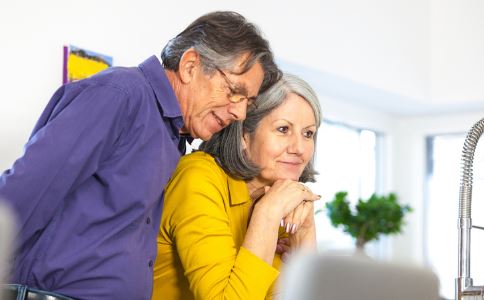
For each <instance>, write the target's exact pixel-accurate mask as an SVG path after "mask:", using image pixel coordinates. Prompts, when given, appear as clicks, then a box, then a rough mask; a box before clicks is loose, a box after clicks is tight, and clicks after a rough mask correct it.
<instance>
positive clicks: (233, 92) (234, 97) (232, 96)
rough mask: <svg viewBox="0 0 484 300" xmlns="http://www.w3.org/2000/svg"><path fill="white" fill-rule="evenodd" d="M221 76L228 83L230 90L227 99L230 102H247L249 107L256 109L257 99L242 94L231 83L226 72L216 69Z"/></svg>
mask: <svg viewBox="0 0 484 300" xmlns="http://www.w3.org/2000/svg"><path fill="white" fill-rule="evenodd" d="M215 69H216V70H217V71H218V72H219V73H220V75H222V77H223V79H224V80H225V83H227V87H228V89H229V94H227V98H228V99H229V101H230V102H232V103H239V102H242V101H245V100H247V107H250V106H252V107H256V104H255V100H256V98H255V97H248V96H246V95H244V94H243V93H242V92H239V91H237V88H236V87H235V84H234V83H232V81H230V79H229V78H228V77H227V75H226V74H225V72H224V71H222V70H220V69H219V68H217V67H216V68H215Z"/></svg>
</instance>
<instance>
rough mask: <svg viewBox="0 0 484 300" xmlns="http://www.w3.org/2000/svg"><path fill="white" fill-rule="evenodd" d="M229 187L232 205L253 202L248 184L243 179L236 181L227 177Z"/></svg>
mask: <svg viewBox="0 0 484 300" xmlns="http://www.w3.org/2000/svg"><path fill="white" fill-rule="evenodd" d="M227 185H228V187H229V198H230V204H231V205H239V204H242V203H245V202H248V201H251V199H250V195H249V189H248V188H247V183H245V181H243V180H241V179H234V178H232V177H230V176H227Z"/></svg>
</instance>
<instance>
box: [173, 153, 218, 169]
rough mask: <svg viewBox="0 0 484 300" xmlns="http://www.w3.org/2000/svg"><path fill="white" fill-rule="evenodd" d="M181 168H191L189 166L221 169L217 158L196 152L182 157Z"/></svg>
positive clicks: (179, 164)
mask: <svg viewBox="0 0 484 300" xmlns="http://www.w3.org/2000/svg"><path fill="white" fill-rule="evenodd" d="M178 166H179V167H184V168H186V167H189V166H195V167H196V166H213V167H218V168H220V167H219V165H218V164H217V162H216V161H215V158H214V157H213V156H212V155H210V154H208V153H205V152H203V151H194V152H192V153H190V154H187V155H184V156H182V158H181V159H180V162H179V163H178Z"/></svg>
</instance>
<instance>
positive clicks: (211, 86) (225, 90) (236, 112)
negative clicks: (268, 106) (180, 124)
mask: <svg viewBox="0 0 484 300" xmlns="http://www.w3.org/2000/svg"><path fill="white" fill-rule="evenodd" d="M245 59H246V56H241V57H240V59H239V60H238V62H237V64H235V65H236V66H237V67H235V69H234V70H217V71H216V72H214V74H212V75H207V74H205V73H204V72H200V71H199V72H197V73H196V74H195V75H194V78H193V80H192V81H191V82H190V87H189V90H188V92H187V94H186V95H187V102H186V106H185V107H183V108H182V111H183V113H184V121H185V126H184V129H185V130H186V131H188V132H189V133H190V135H191V136H192V137H194V138H200V139H202V140H205V141H206V140H209V139H210V138H211V137H212V135H213V134H214V133H216V132H218V131H220V130H222V129H223V128H224V127H226V126H228V125H229V124H230V123H232V122H233V121H241V120H244V119H245V114H246V111H247V105H248V103H249V102H251V101H255V98H256V96H257V94H258V93H259V89H260V86H261V84H262V81H263V79H264V71H263V69H262V66H261V64H260V63H259V62H256V63H255V64H254V65H252V67H251V68H250V69H249V70H248V71H247V72H245V73H243V74H240V75H236V74H234V73H238V71H240V69H241V68H242V67H241V66H242V63H243V62H244V61H245ZM200 70H201V68H200Z"/></svg>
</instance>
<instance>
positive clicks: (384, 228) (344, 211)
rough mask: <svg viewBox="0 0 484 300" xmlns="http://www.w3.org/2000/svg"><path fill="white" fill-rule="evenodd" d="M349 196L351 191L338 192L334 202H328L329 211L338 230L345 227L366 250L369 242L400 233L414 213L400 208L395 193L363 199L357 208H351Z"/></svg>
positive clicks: (406, 208) (361, 247)
mask: <svg viewBox="0 0 484 300" xmlns="http://www.w3.org/2000/svg"><path fill="white" fill-rule="evenodd" d="M347 195H348V193H347V192H338V193H336V195H335V196H334V199H333V200H332V201H330V202H328V203H326V211H327V215H328V217H329V219H330V220H331V224H332V225H333V226H334V227H341V228H342V229H343V231H344V232H347V233H349V234H350V235H351V236H352V237H353V238H355V241H356V247H357V249H359V250H363V249H364V247H365V244H366V243H368V242H369V241H372V240H378V238H379V237H380V236H381V235H382V234H383V235H392V234H398V233H400V232H401V230H402V225H403V218H404V216H405V214H406V213H408V212H411V211H412V208H411V207H410V206H408V205H400V204H399V203H398V201H397V196H396V195H395V194H394V193H390V194H388V195H386V196H385V195H381V196H378V195H376V194H373V195H372V196H371V197H370V198H369V199H367V200H362V199H359V200H358V203H357V204H356V206H355V209H351V208H350V203H349V201H348V200H347V199H346V196H347Z"/></svg>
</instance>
